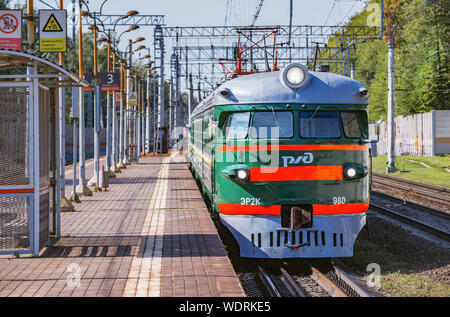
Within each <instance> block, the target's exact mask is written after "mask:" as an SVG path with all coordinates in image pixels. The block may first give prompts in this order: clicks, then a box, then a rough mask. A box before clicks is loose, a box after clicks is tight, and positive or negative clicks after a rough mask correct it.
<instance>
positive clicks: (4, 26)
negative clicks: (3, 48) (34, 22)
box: [0, 13, 19, 33]
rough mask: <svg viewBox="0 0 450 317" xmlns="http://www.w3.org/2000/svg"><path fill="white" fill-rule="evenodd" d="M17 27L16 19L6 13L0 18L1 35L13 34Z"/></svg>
mask: <svg viewBox="0 0 450 317" xmlns="http://www.w3.org/2000/svg"><path fill="white" fill-rule="evenodd" d="M18 27H19V21H17V18H16V17H15V16H14V15H12V14H10V13H6V14H4V15H2V16H1V17H0V31H1V32H3V33H13V32H14V31H16V30H17V28H18Z"/></svg>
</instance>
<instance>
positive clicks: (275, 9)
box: [11, 0, 366, 47]
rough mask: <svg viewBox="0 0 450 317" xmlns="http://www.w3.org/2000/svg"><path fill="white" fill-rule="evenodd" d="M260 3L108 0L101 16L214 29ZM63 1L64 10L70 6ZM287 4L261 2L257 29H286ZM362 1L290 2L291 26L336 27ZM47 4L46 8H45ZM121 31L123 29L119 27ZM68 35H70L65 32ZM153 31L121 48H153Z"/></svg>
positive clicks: (39, 5)
mask: <svg viewBox="0 0 450 317" xmlns="http://www.w3.org/2000/svg"><path fill="white" fill-rule="evenodd" d="M259 1H260V0H159V1H154V0H108V1H107V2H106V4H105V5H104V8H103V12H104V13H105V14H124V13H126V12H127V11H129V10H137V11H139V13H140V14H158V15H159V14H163V15H165V23H166V25H167V26H212V25H214V26H217V25H224V24H225V23H226V24H227V25H249V24H250V23H251V21H252V20H253V16H254V14H255V12H256V8H257V5H258V3H259ZM26 2H27V1H26V0H12V1H11V4H14V3H20V4H22V5H24V4H26ZM58 2H59V1H57V0H43V1H40V0H34V6H35V9H49V8H50V7H49V5H50V6H52V7H55V8H56V7H57V5H58ZM71 2H72V1H71V0H64V7H65V8H67V7H68V6H69V5H71ZM87 2H88V3H89V7H90V8H91V10H95V11H98V10H99V8H100V5H101V3H102V2H103V1H102V0H89V1H87ZM289 2H290V1H289V0H265V1H264V3H263V6H262V9H261V11H260V13H259V16H258V19H257V21H256V26H258V25H288V24H289ZM365 2H366V1H365V0H294V1H293V24H297V25H340V24H342V23H344V22H345V21H347V20H348V18H350V17H351V16H352V15H354V14H356V13H358V12H360V11H361V10H362V9H363V8H364V5H365ZM47 4H48V5H47ZM123 29H124V30H125V29H126V27H123ZM69 34H71V32H70V31H69ZM152 34H153V28H151V27H144V28H141V29H140V30H137V31H134V32H130V33H127V34H124V35H123V36H122V39H124V41H123V43H122V46H123V47H125V45H126V44H125V43H126V42H127V41H125V40H128V39H129V38H132V39H135V38H136V37H138V36H143V37H145V38H146V39H147V41H146V42H144V43H143V44H146V45H147V46H150V47H152V45H153V39H152Z"/></svg>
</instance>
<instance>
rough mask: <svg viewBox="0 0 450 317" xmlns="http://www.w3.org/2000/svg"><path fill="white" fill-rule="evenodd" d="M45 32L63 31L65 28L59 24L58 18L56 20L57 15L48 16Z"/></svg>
mask: <svg viewBox="0 0 450 317" xmlns="http://www.w3.org/2000/svg"><path fill="white" fill-rule="evenodd" d="M42 31H43V32H62V31H63V29H62V27H61V25H59V23H58V20H56V18H55V16H54V15H53V14H52V15H50V17H49V18H48V21H47V23H45V26H44V29H43V30H42Z"/></svg>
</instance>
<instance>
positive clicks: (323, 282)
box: [309, 266, 348, 297]
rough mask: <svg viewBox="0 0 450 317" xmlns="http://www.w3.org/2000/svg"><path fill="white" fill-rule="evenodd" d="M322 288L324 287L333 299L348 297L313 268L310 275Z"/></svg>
mask: <svg viewBox="0 0 450 317" xmlns="http://www.w3.org/2000/svg"><path fill="white" fill-rule="evenodd" d="M309 277H311V278H312V279H313V280H314V281H316V283H317V284H319V286H320V287H322V288H323V289H324V290H325V291H326V292H327V293H328V294H329V295H330V296H331V297H348V296H347V294H345V293H344V292H343V291H342V290H341V289H340V288H339V287H338V286H337V285H336V284H334V283H333V282H332V281H330V279H329V278H328V277H326V276H325V275H324V274H323V273H322V272H320V271H319V270H318V269H316V268H315V267H313V266H311V273H310V275H309Z"/></svg>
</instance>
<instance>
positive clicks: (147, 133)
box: [145, 66, 151, 154]
mask: <svg viewBox="0 0 450 317" xmlns="http://www.w3.org/2000/svg"><path fill="white" fill-rule="evenodd" d="M150 85H151V71H150V66H149V67H148V75H147V107H146V109H145V110H146V112H145V118H146V119H145V140H146V147H145V153H146V154H148V153H150V106H151V103H150V89H151V87H150Z"/></svg>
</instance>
